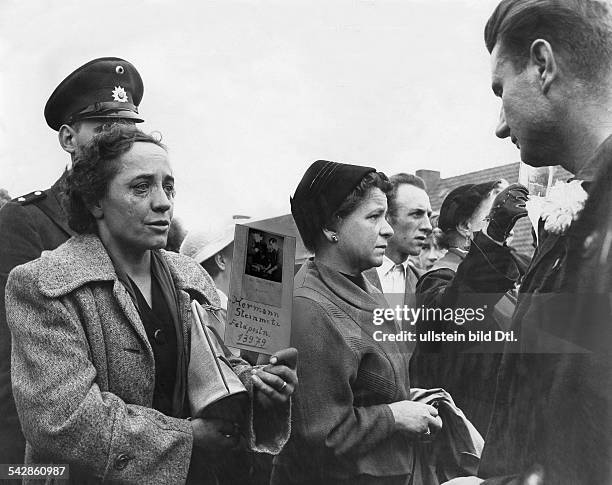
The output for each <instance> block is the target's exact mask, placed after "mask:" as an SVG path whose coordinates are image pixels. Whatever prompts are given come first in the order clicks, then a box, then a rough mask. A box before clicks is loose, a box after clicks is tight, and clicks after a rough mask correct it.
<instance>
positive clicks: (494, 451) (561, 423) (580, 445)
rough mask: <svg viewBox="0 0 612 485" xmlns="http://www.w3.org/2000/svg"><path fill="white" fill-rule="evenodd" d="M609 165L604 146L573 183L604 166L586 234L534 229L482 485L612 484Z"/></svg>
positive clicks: (611, 152) (610, 155) (609, 151)
mask: <svg viewBox="0 0 612 485" xmlns="http://www.w3.org/2000/svg"><path fill="white" fill-rule="evenodd" d="M610 164H612V142H611V141H610V139H609V140H608V141H606V142H605V143H604V144H603V145H602V147H600V149H599V150H598V151H597V153H596V154H595V156H594V157H593V159H592V160H591V161H589V163H587V165H586V167H585V169H584V170H582V171H581V172H580V173H578V174H577V175H576V178H577V179H579V180H585V181H587V184H588V181H589V180H592V179H593V173H594V171H595V170H596V169H597V167H599V166H601V165H604V166H605V170H604V172H603V174H602V175H600V176H599V180H598V184H599V186H600V187H601V188H600V189H599V196H598V197H597V198H595V199H593V200H590V201H589V205H588V206H587V207H586V208H585V210H584V211H583V214H584V215H588V216H589V217H588V218H589V220H591V224H590V227H589V228H588V230H584V229H582V230H581V229H580V227H581V221H580V220H579V221H577V222H575V223H574V224H573V225H572V227H570V229H569V232H568V234H567V235H561V236H560V235H552V234H547V233H545V232H544V231H543V230H542V227H540V234H539V236H540V245H539V247H538V249H537V251H536V253H535V255H534V258H533V260H532V263H531V265H530V267H529V269H528V270H527V273H526V274H525V277H524V280H523V283H522V285H521V289H520V295H519V299H518V303H517V308H516V311H515V314H514V318H513V322H512V325H513V329H514V331H515V332H516V337H517V338H518V341H517V342H515V343H513V344H510V345H509V346H508V348H507V349H506V354H505V355H504V358H503V361H502V365H501V369H500V372H499V377H498V387H497V393H496V398H495V399H496V400H495V408H494V413H493V417H492V420H491V425H490V427H489V432H488V434H487V437H486V444H485V448H484V451H483V455H482V461H481V467H480V470H479V476H481V477H483V478H487V477H490V478H489V479H488V480H486V481H485V483H486V484H487V485H488V484H507V483H512V484H515V483H516V484H519V483H522V478H521V475H522V474H524V473H527V472H529V471H530V470H534V469H539V470H542V471H543V473H544V477H545V483H546V484H554V485H564V484H567V485H587V484H588V485H599V484H602V485H603V484H609V483H612V417H611V414H610V413H611V411H612V394H611V393H612V378H611V374H612V368H611V366H612V358H611V353H610V352H611V351H610V349H612V337H611V328H612V327H611V325H610V322H611V321H612V312H611V310H610V299H609V293H610V291H611V290H612V285H611V284H610V281H611V280H610V274H611V271H610V268H612V252H610V251H609V248H610V241H611V239H610V234H612V233H611V232H610V230H611V229H612V225H611V221H610V214H611V211H610V208H611V206H610V200H611V197H610V186H611V184H610V182H611V180H612V179H611V178H610V177H609V174H610V173H612V172H611V170H610ZM597 179H598V178H597V177H596V178H595V180H597ZM584 185H586V184H583V186H584ZM593 214H594V215H595V216H594V217H595V218H594V219H592V217H593ZM541 226H542V224H541ZM606 235H607V238H606ZM587 246H588V247H587ZM481 262H482V261H481ZM466 263H467V260H466ZM464 264H465V263H464ZM471 264H472V268H474V267H478V264H479V261H477V260H474V261H472V263H471Z"/></svg>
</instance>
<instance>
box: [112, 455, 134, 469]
mask: <svg viewBox="0 0 612 485" xmlns="http://www.w3.org/2000/svg"><path fill="white" fill-rule="evenodd" d="M131 459H132V458H131V457H130V456H128V455H126V454H125V453H121V454H120V455H119V456H118V457H117V458H115V468H116V469H117V470H123V469H124V468H125V467H126V466H127V465H128V463H129V461H130V460H131Z"/></svg>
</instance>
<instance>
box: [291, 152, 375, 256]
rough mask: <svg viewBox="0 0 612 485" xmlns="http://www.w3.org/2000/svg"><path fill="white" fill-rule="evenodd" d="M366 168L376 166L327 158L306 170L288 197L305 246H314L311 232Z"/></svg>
mask: <svg viewBox="0 0 612 485" xmlns="http://www.w3.org/2000/svg"><path fill="white" fill-rule="evenodd" d="M370 172H376V169H374V168H372V167H362V166H359V165H349V164H346V163H337V162H329V161H327V160H317V161H316V162H314V163H313V164H312V165H311V166H310V167H309V168H308V170H306V173H305V174H304V176H303V177H302V180H301V181H300V183H299V184H298V187H297V189H296V190H295V194H294V196H293V198H291V199H290V200H291V214H292V215H293V219H294V220H295V224H296V226H297V228H298V231H299V232H300V236H302V240H303V241H304V244H305V245H306V247H308V248H309V249H312V248H313V247H314V239H313V237H314V235H315V234H316V233H317V231H319V229H320V228H321V227H322V225H323V224H324V223H325V222H326V221H327V220H329V218H330V217H331V216H332V215H333V213H334V212H335V211H336V210H337V209H338V208H339V207H340V206H341V205H342V202H343V201H344V199H346V197H347V196H348V195H349V194H350V193H351V192H352V191H353V190H354V189H355V187H357V185H359V183H360V182H361V180H362V179H363V177H365V176H366V175H367V174H369V173H370Z"/></svg>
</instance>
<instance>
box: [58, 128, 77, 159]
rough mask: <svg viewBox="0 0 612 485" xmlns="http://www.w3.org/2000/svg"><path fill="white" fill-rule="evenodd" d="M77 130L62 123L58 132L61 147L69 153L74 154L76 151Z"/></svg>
mask: <svg viewBox="0 0 612 485" xmlns="http://www.w3.org/2000/svg"><path fill="white" fill-rule="evenodd" d="M76 136H77V132H76V131H75V130H74V128H72V126H69V125H62V126H60V129H59V130H58V132H57V138H58V139H59V143H60V145H61V147H62V148H63V149H64V150H65V151H67V152H68V153H71V154H74V153H75V152H76V147H77V140H76Z"/></svg>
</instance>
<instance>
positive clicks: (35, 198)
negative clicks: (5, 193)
mask: <svg viewBox="0 0 612 485" xmlns="http://www.w3.org/2000/svg"><path fill="white" fill-rule="evenodd" d="M46 198H47V194H46V193H45V192H43V191H42V190H35V191H34V192H30V193H29V194H25V195H20V196H19V197H15V198H14V199H13V202H17V203H18V204H19V205H28V204H32V203H33V202H39V201H41V200H44V199H46Z"/></svg>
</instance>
